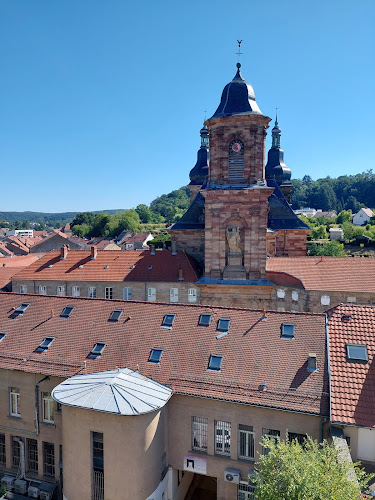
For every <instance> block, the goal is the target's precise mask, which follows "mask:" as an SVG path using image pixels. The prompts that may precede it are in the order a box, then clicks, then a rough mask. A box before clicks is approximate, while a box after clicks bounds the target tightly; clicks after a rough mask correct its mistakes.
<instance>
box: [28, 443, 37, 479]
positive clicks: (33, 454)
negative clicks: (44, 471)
mask: <svg viewBox="0 0 375 500" xmlns="http://www.w3.org/2000/svg"><path fill="white" fill-rule="evenodd" d="M27 470H28V472H38V441H37V440H36V439H28V440H27Z"/></svg>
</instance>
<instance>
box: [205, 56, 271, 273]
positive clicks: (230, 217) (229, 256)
mask: <svg viewBox="0 0 375 500" xmlns="http://www.w3.org/2000/svg"><path fill="white" fill-rule="evenodd" d="M240 68H241V65H240V63H238V64H237V72H236V74H235V76H234V78H233V80H232V81H231V82H230V83H228V84H227V85H226V86H225V87H224V90H223V93H222V96H221V102H220V104H219V107H218V108H217V110H216V111H215V113H214V115H213V116H212V117H211V118H210V119H208V120H206V122H205V125H206V126H207V129H208V134H209V141H210V162H209V171H208V181H207V185H206V187H203V189H202V190H201V191H200V193H201V195H202V196H203V197H204V200H205V234H204V238H205V243H204V247H205V255H204V268H205V277H206V279H211V280H258V279H264V278H265V276H266V255H267V252H266V232H267V221H268V197H269V196H270V195H271V194H272V192H273V188H272V187H268V186H267V185H266V183H265V171H264V163H265V162H264V157H265V138H266V129H267V128H268V123H269V122H270V121H271V119H270V118H269V117H267V116H264V115H263V114H262V112H261V111H260V109H259V107H258V104H257V102H256V100H255V94H254V90H253V88H252V87H251V85H249V84H248V83H247V82H246V81H245V80H244V79H243V77H242V75H241V72H240Z"/></svg>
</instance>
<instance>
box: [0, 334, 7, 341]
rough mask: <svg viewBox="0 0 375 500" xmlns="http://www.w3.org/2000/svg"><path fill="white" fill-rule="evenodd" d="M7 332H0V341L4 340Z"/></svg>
mask: <svg viewBox="0 0 375 500" xmlns="http://www.w3.org/2000/svg"><path fill="white" fill-rule="evenodd" d="M5 335H6V333H5V332H0V342H1V341H2V340H3V338H4V337H5Z"/></svg>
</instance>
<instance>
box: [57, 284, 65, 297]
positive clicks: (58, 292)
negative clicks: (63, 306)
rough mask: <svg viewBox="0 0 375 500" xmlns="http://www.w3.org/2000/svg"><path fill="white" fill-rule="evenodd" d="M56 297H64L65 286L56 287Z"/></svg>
mask: <svg viewBox="0 0 375 500" xmlns="http://www.w3.org/2000/svg"><path fill="white" fill-rule="evenodd" d="M56 295H58V296H60V297H61V296H63V295H65V286H63V285H60V286H58V287H57V290H56Z"/></svg>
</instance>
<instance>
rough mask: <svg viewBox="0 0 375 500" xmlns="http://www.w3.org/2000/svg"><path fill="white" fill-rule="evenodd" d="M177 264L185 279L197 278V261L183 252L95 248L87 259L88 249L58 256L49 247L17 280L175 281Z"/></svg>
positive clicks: (191, 280)
mask: <svg viewBox="0 0 375 500" xmlns="http://www.w3.org/2000/svg"><path fill="white" fill-rule="evenodd" d="M49 265H52V266H53V267H51V268H49V267H48V266H49ZM79 266H82V268H80V267H79ZM106 266H108V267H107V268H106ZM132 266H134V267H132ZM150 267H151V268H150ZM180 268H182V271H183V277H184V281H185V282H189V283H191V282H195V281H197V279H198V278H199V266H198V264H197V263H196V261H195V260H194V259H193V258H192V257H190V256H189V255H187V254H186V253H185V252H177V255H172V253H171V252H170V251H167V250H163V251H157V252H155V255H151V253H150V251H148V250H142V251H141V250H139V251H136V250H135V251H133V252H126V251H125V250H111V251H110V252H108V251H105V250H102V251H100V250H98V254H97V257H96V259H91V252H90V251H85V250H69V251H68V255H67V257H66V259H64V260H60V252H58V251H53V252H48V253H47V254H45V255H44V257H42V258H41V259H40V260H39V261H38V262H35V263H34V264H32V265H31V266H29V267H28V268H27V269H24V270H23V271H21V272H20V273H19V274H18V275H17V280H36V279H38V280H65V281H125V280H126V281H150V282H151V281H152V282H177V281H178V276H179V274H178V273H179V269H180Z"/></svg>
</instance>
